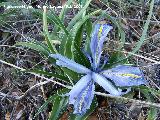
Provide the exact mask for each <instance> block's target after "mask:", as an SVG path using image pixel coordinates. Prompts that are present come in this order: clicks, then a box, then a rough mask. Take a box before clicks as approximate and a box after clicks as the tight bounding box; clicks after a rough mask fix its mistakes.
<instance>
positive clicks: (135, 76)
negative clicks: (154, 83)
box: [119, 73, 141, 78]
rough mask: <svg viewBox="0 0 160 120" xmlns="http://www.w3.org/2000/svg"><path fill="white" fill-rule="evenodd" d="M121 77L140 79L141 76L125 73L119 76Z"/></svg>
mask: <svg viewBox="0 0 160 120" xmlns="http://www.w3.org/2000/svg"><path fill="white" fill-rule="evenodd" d="M119 75H121V76H124V77H127V76H128V77H132V78H140V77H141V76H138V75H135V74H129V73H126V74H125V73H124V74H119Z"/></svg>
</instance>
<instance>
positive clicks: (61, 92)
mask: <svg viewBox="0 0 160 120" xmlns="http://www.w3.org/2000/svg"><path fill="white" fill-rule="evenodd" d="M67 92H68V89H60V90H58V91H57V93H56V94H54V95H52V96H51V97H49V98H48V100H47V101H46V102H45V103H44V104H43V105H42V106H41V107H40V108H39V109H38V111H37V113H36V114H35V115H34V118H36V117H37V115H38V114H39V113H41V112H42V111H43V110H44V109H45V108H46V107H47V106H48V104H49V103H50V102H52V103H54V102H55V101H56V100H57V98H58V97H60V99H62V98H64V97H62V96H60V95H63V94H66V93H67ZM65 98H66V97H65ZM66 99H67V98H66Z"/></svg>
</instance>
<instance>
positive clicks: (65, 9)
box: [59, 0, 73, 21]
mask: <svg viewBox="0 0 160 120" xmlns="http://www.w3.org/2000/svg"><path fill="white" fill-rule="evenodd" d="M72 2H73V0H68V1H67V3H66V4H65V5H66V6H70V5H71V3H72ZM68 10H69V8H67V7H63V8H62V10H61V13H60V15H59V19H60V20H61V21H64V17H65V14H66V12H67V11H68Z"/></svg>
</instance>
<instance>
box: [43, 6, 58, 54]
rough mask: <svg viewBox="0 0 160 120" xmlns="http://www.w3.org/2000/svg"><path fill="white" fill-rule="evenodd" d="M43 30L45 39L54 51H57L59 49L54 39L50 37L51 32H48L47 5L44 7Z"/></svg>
mask: <svg viewBox="0 0 160 120" xmlns="http://www.w3.org/2000/svg"><path fill="white" fill-rule="evenodd" d="M43 32H44V36H45V39H46V41H47V45H48V47H49V49H50V51H51V52H52V53H57V50H56V48H55V46H54V45H53V44H52V39H51V38H50V35H49V32H48V25H47V7H44V11H43Z"/></svg>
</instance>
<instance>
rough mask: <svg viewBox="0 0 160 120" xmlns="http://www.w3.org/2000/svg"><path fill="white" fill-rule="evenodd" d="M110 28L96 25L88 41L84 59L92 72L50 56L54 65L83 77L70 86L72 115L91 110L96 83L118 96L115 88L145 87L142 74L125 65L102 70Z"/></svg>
mask: <svg viewBox="0 0 160 120" xmlns="http://www.w3.org/2000/svg"><path fill="white" fill-rule="evenodd" d="M111 29H112V26H110V25H108V24H96V25H95V28H94V30H93V33H92V36H91V41H90V51H91V52H90V53H88V55H87V57H88V59H89V61H90V64H91V68H86V67H85V66H83V65H81V64H78V63H76V62H75V61H73V60H70V59H68V58H66V57H65V56H62V55H60V54H51V55H50V56H51V57H53V58H55V59H56V64H57V65H58V66H61V67H66V68H68V69H70V70H72V71H75V72H77V73H81V74H84V76H83V77H82V78H81V79H80V80H79V81H78V82H77V83H76V84H75V85H74V86H73V88H72V90H71V91H70V92H69V93H68V94H67V95H68V96H69V104H73V105H74V114H80V115H83V114H85V113H86V110H87V109H89V108H90V105H91V103H92V100H93V98H94V93H95V83H98V84H99V85H100V86H101V87H103V88H104V89H105V91H107V92H108V93H109V94H111V95H114V96H120V95H123V94H126V93H127V92H128V91H129V89H128V90H127V91H126V92H122V89H120V88H118V87H130V86H138V85H141V84H146V80H145V78H144V75H143V73H142V72H141V70H140V69H139V68H138V67H132V66H128V65H118V66H116V67H114V68H111V69H107V70H104V69H103V67H104V65H105V64H107V59H108V58H107V57H106V58H105V59H104V60H103V62H102V57H101V56H102V51H103V50H102V49H103V43H104V41H105V39H106V36H107V34H108V32H109V31H110V30H111Z"/></svg>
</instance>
